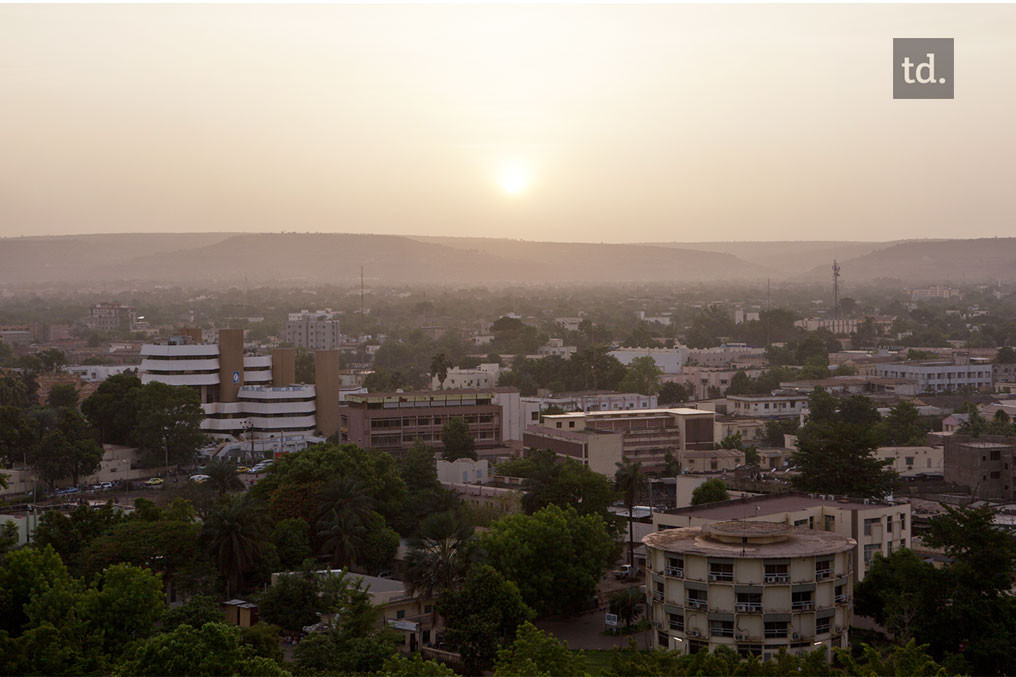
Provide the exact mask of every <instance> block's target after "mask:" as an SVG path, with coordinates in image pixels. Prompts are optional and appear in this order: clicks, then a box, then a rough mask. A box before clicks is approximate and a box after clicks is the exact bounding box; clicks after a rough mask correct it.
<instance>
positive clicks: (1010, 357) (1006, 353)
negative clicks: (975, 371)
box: [995, 346, 1016, 364]
mask: <svg viewBox="0 0 1016 677" xmlns="http://www.w3.org/2000/svg"><path fill="white" fill-rule="evenodd" d="M995 364H1016V348H1013V347H1012V346H1002V347H1001V348H999V349H998V352H997V353H995Z"/></svg>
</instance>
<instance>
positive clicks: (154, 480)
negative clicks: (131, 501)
mask: <svg viewBox="0 0 1016 677" xmlns="http://www.w3.org/2000/svg"><path fill="white" fill-rule="evenodd" d="M163 484H165V482H164V480H163V479H162V478H161V477H151V478H149V479H148V480H147V481H146V482H145V486H149V487H161V486H162V485H163Z"/></svg>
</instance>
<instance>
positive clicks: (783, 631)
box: [763, 621, 787, 639]
mask: <svg viewBox="0 0 1016 677" xmlns="http://www.w3.org/2000/svg"><path fill="white" fill-rule="evenodd" d="M763 625H764V626H765V636H766V639H773V638H777V637H786V636H787V622H786V621H769V622H767V623H764V624H763Z"/></svg>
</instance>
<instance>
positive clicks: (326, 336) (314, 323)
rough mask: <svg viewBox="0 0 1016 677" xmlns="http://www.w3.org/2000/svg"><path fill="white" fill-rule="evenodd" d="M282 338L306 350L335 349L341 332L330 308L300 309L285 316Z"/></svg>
mask: <svg viewBox="0 0 1016 677" xmlns="http://www.w3.org/2000/svg"><path fill="white" fill-rule="evenodd" d="M284 340H285V341H286V343H292V344H293V345H294V346H297V347H300V348H305V349H306V350H337V349H338V348H339V347H340V346H341V345H342V333H341V331H340V326H339V321H338V320H337V319H335V313H334V312H333V311H332V310H330V309H329V310H315V311H307V310H301V311H300V312H298V313H289V316H288V317H287V318H286V330H285V335H284Z"/></svg>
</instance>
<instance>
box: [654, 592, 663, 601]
mask: <svg viewBox="0 0 1016 677" xmlns="http://www.w3.org/2000/svg"><path fill="white" fill-rule="evenodd" d="M653 599H655V600H656V601H657V602H662V601H663V593H662V592H654V593H653Z"/></svg>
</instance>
